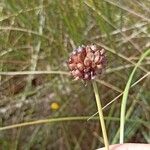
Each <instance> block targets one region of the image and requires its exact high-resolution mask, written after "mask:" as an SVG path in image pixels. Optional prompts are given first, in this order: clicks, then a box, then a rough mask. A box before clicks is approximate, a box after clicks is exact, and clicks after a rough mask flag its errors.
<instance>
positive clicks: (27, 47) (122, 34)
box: [0, 0, 150, 150]
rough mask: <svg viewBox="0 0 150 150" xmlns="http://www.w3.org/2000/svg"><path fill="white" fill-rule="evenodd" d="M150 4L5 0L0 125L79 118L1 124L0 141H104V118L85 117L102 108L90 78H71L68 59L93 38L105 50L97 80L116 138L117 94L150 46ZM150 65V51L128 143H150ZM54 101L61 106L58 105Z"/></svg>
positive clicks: (63, 145) (41, 145) (70, 144)
mask: <svg viewBox="0 0 150 150" xmlns="http://www.w3.org/2000/svg"><path fill="white" fill-rule="evenodd" d="M149 8H150V1H149V0H143V1H139V0H136V1H130V0H126V1H123V0H122V1H121V0H120V1H115V0H100V1H98V0H85V1H84V0H62V1H61V0H39V1H37V0H32V1H31V0H20V1H18V0H1V1H0V126H1V127H4V126H8V125H13V124H17V123H21V122H29V121H35V120H40V119H48V118H60V117H75V116H76V117H79V118H80V120H76V121H75V120H74V121H73V120H72V119H71V118H70V119H68V120H70V121H63V122H62V121H61V119H60V120H59V121H58V122H52V123H46V124H40V125H30V126H26V127H20V128H13V129H10V130H4V131H0V148H1V149H4V150H5V149H6V150H7V149H8V150H9V149H11V150H15V149H19V150H20V149H25V150H29V149H60V150H61V149H62V150H63V149H64V150H66V149H68V150H70V149H73V150H78V149H79V150H80V149H87V150H88V149H96V148H98V147H101V146H103V140H102V134H101V130H100V126H99V122H98V120H97V119H96V118H95V119H96V120H92V119H91V120H89V121H86V119H87V118H89V117H90V116H91V115H93V114H94V113H95V112H96V111H97V110H96V104H95V100H94V93H93V89H92V85H91V83H90V82H89V83H87V85H86V86H85V84H84V83H82V82H80V81H73V79H72V78H71V77H70V76H69V75H68V68H67V65H66V61H67V59H68V57H69V53H70V52H71V51H72V50H73V49H75V48H76V47H78V46H79V45H82V44H89V43H95V44H97V45H99V46H102V47H104V48H105V49H106V54H107V61H108V64H107V68H106V71H105V72H104V73H103V75H101V76H100V77H98V78H97V83H98V88H99V90H100V91H101V99H102V105H103V106H106V105H107V107H106V108H105V109H104V115H105V116H106V126H107V132H108V137H109V141H110V143H118V142H119V130H118V129H119V117H120V106H121V99H122V96H118V95H121V93H122V92H123V91H124V88H125V85H126V83H127V81H128V78H129V76H130V74H131V72H132V70H133V67H134V66H135V65H136V63H137V62H138V60H139V59H140V57H141V55H142V54H143V53H144V52H145V51H146V50H147V49H149V47H150V42H149V39H150V34H149V31H150V26H149V23H150V11H149ZM149 64H150V58H149V56H147V57H146V58H145V59H144V60H143V61H142V63H141V64H140V66H139V67H138V69H137V70H136V73H135V75H134V76H133V80H132V85H133V84H134V83H135V84H134V86H133V87H132V88H131V89H130V91H129V95H128V101H127V111H126V119H127V120H128V121H127V122H126V124H125V133H124V134H125V142H140V143H143V142H144V143H149V142H150V134H149V126H148V125H149V120H150V115H149V114H150V109H149V104H150V99H149V97H150V92H149V91H150V86H149V78H148V75H149V69H150V67H149ZM35 71H40V72H35ZM52 71H55V72H52ZM137 81H138V82H137ZM111 101H114V102H113V103H111V104H109V102H111ZM53 102H56V103H58V105H59V106H60V107H59V109H57V110H53V108H52V105H51V104H52V103H53ZM80 116H87V118H83V117H80Z"/></svg>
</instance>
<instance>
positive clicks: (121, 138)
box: [120, 49, 150, 144]
mask: <svg viewBox="0 0 150 150" xmlns="http://www.w3.org/2000/svg"><path fill="white" fill-rule="evenodd" d="M148 54H150V49H148V50H147V51H146V52H145V53H143V54H142V56H141V58H140V59H139V61H138V62H137V64H136V65H135V67H134V69H133V71H132V73H131V74H130V76H129V79H128V82H127V84H126V87H125V90H124V94H123V97H122V103H121V114H120V144H122V143H123V142H124V125H125V111H126V104H127V98H128V93H129V89H130V85H131V81H132V79H133V76H134V74H135V71H136V69H137V68H138V66H139V65H140V63H141V61H142V60H143V59H144V58H145V57H146V56H147V55H148Z"/></svg>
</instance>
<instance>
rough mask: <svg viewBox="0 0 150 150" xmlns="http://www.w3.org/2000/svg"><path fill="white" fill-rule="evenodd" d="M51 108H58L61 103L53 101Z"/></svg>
mask: <svg viewBox="0 0 150 150" xmlns="http://www.w3.org/2000/svg"><path fill="white" fill-rule="evenodd" d="M50 108H51V109H52V110H58V109H59V108H60V105H59V104H58V103H57V102H52V103H51V105H50Z"/></svg>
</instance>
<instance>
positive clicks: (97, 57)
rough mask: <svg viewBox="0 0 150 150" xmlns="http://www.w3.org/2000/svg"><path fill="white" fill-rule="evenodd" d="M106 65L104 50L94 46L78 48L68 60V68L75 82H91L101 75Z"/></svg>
mask: <svg viewBox="0 0 150 150" xmlns="http://www.w3.org/2000/svg"><path fill="white" fill-rule="evenodd" d="M105 65H106V57H105V50H104V49H103V48H99V47H97V46H96V45H94V44H91V45H87V46H84V45H82V46H79V47H78V48H77V49H76V50H74V51H73V52H72V53H71V55H70V58H69V61H68V67H69V69H70V73H71V74H72V76H73V77H74V78H75V80H78V79H82V80H91V79H94V78H95V77H96V76H97V75H98V74H101V73H102V70H103V68H104V67H105Z"/></svg>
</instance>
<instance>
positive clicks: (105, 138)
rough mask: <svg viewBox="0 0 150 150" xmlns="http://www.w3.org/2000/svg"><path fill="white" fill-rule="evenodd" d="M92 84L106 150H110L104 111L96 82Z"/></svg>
mask: <svg viewBox="0 0 150 150" xmlns="http://www.w3.org/2000/svg"><path fill="white" fill-rule="evenodd" d="M92 84H93V89H94V94H95V99H96V104H97V109H98V113H99V120H100V124H101V128H102V134H103V138H104V144H105V148H106V150H109V142H108V138H107V133H106V127H105V122H104V116H103V111H102V105H101V101H100V96H99V93H98V88H97V84H96V81H93V82H92Z"/></svg>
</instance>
